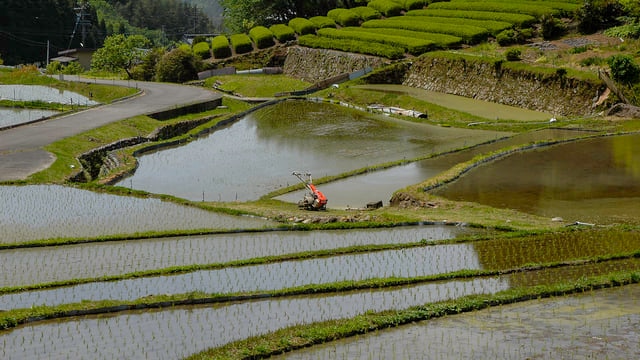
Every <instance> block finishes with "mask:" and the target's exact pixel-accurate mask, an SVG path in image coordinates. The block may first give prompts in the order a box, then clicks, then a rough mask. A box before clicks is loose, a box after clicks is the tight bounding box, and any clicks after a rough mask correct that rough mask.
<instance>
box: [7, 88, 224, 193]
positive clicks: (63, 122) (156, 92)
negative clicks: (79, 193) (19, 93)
mask: <svg viewBox="0 0 640 360" xmlns="http://www.w3.org/2000/svg"><path fill="white" fill-rule="evenodd" d="M65 79H66V80H71V81H87V82H92V83H99V84H108V85H119V86H129V87H136V88H138V89H140V90H141V94H140V95H139V96H134V97H132V98H129V99H126V100H122V101H118V102H115V103H113V104H109V105H102V106H98V107H94V108H91V109H88V110H85V111H81V112H78V113H74V114H70V115H67V116H63V117H57V118H53V119H50V120H46V121H42V122H38V123H34V124H29V125H25V126H19V127H15V128H12V129H8V130H4V131H0V181H9V180H22V179H25V178H27V177H28V176H29V175H31V174H33V173H36V172H38V171H41V170H43V169H46V168H47V167H49V166H50V165H51V164H52V163H53V162H54V161H55V157H54V156H53V154H51V153H49V152H47V151H45V150H44V149H43V147H44V146H46V145H48V144H50V143H52V142H55V141H58V140H60V139H63V138H66V137H69V136H72V135H75V134H78V133H81V132H83V131H87V130H90V129H94V128H97V127H100V126H103V125H105V124H108V123H111V122H114V121H118V120H122V119H126V118H129V117H132V116H137V115H142V114H149V113H153V112H157V111H161V110H165V109H170V108H174V107H176V106H179V105H186V104H193V103H198V102H204V101H209V100H213V99H216V98H219V97H221V95H220V94H219V93H216V92H214V91H210V90H206V89H204V88H201V87H196V86H184V85H176V84H165V83H152V82H141V81H127V80H123V81H118V80H97V79H89V78H80V77H76V76H71V77H69V76H66V77H65Z"/></svg>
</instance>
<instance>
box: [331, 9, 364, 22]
mask: <svg viewBox="0 0 640 360" xmlns="http://www.w3.org/2000/svg"><path fill="white" fill-rule="evenodd" d="M327 16H328V17H330V18H331V19H333V21H335V22H336V23H338V24H340V25H341V26H358V25H359V24H360V16H358V14H356V13H355V12H353V11H351V10H349V9H341V8H338V9H333V10H329V12H328V13H327Z"/></svg>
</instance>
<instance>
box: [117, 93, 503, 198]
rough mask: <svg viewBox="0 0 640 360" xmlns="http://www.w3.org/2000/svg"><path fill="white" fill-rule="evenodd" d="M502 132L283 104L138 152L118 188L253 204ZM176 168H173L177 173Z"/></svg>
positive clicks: (328, 106)
mask: <svg viewBox="0 0 640 360" xmlns="http://www.w3.org/2000/svg"><path fill="white" fill-rule="evenodd" d="M506 134H507V133H503V132H493V131H479V130H469V129H453V128H443V127H437V126H430V125H425V124H417V123H411V122H406V121H399V120H395V119H392V118H388V117H384V116H377V115H372V114H368V113H366V112H359V111H356V110H352V109H347V108H344V107H341V106H339V105H333V104H326V103H313V102H302V101H287V102H283V103H280V104H278V105H274V106H270V107H268V108H265V109H262V110H259V111H257V112H255V113H252V114H250V115H248V116H246V117H245V118H243V119H241V120H240V121H238V122H237V123H235V124H233V125H231V126H229V127H228V128H225V129H221V130H218V131H216V132H214V133H213V134H211V135H209V136H208V137H206V138H202V139H200V140H198V141H194V142H191V143H189V144H187V145H185V146H181V147H177V148H173V149H165V150H162V151H159V152H156V153H152V154H147V155H143V156H142V157H141V158H140V159H139V162H140V166H139V168H138V169H137V170H136V173H135V174H134V175H133V176H132V177H130V178H127V179H124V180H123V181H122V182H120V183H119V185H121V186H126V187H129V186H132V187H134V188H136V189H143V190H146V191H149V192H153V193H164V194H172V195H175V196H178V197H182V198H186V199H190V200H202V199H203V198H204V199H205V200H209V201H235V200H240V201H245V200H255V199H257V198H259V197H260V196H262V195H265V194H267V193H269V192H271V191H273V190H276V189H279V188H281V187H285V186H289V185H293V184H297V183H298V180H297V179H296V178H295V177H293V176H291V172H292V171H301V172H305V171H310V172H311V173H312V174H313V175H314V176H315V177H321V176H326V175H337V174H340V173H343V172H347V171H351V170H353V169H357V168H361V167H365V166H370V165H375V164H380V163H384V162H389V161H395V160H402V159H403V158H408V159H409V158H416V157H419V156H423V155H427V154H431V153H438V152H442V151H446V150H450V149H455V148H459V147H462V146H464V145H465V144H466V145H471V144H475V143H480V142H485V141H488V140H491V139H496V138H500V137H503V136H505V135H506ZM177 169H179V171H177Z"/></svg>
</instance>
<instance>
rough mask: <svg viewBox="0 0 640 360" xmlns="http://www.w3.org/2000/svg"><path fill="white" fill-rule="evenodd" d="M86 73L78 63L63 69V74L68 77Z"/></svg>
mask: <svg viewBox="0 0 640 360" xmlns="http://www.w3.org/2000/svg"><path fill="white" fill-rule="evenodd" d="M83 72H84V68H83V67H82V65H80V63H79V62H77V61H72V62H70V63H69V64H67V66H65V67H63V68H62V73H63V74H67V75H77V74H82V73H83Z"/></svg>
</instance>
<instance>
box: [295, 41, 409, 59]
mask: <svg viewBox="0 0 640 360" xmlns="http://www.w3.org/2000/svg"><path fill="white" fill-rule="evenodd" d="M298 42H299V43H300V45H302V46H307V47H312V48H321V49H334V50H341V51H348V52H354V53H360V54H369V55H375V56H381V57H386V58H388V59H392V60H393V59H400V58H402V57H403V56H404V49H402V48H397V47H395V46H391V45H385V44H379V43H371V42H370V41H357V40H348V39H329V38H326V37H320V36H317V35H304V36H300V37H299V38H298Z"/></svg>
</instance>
